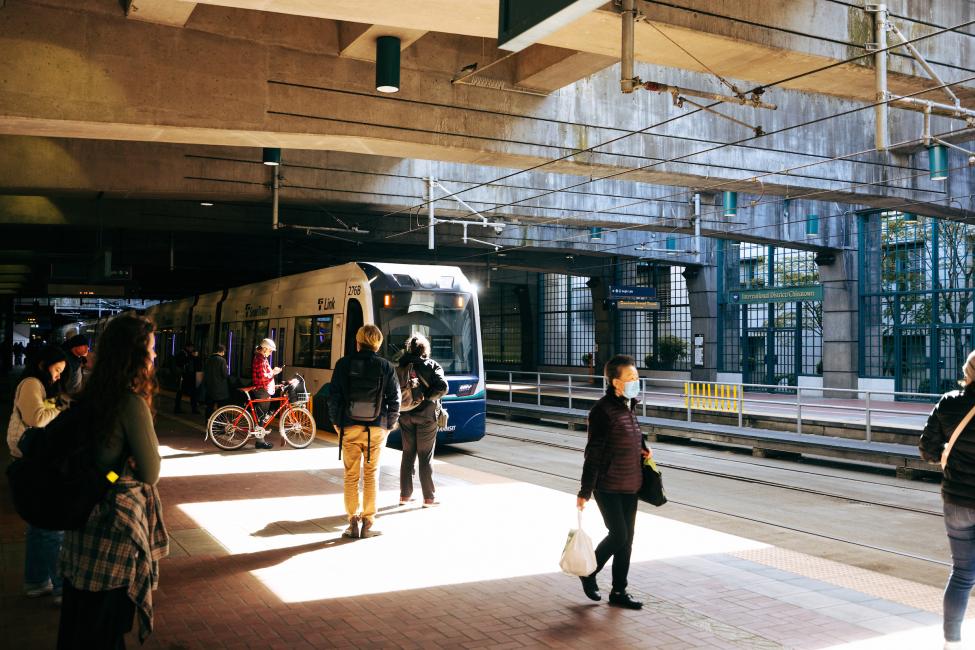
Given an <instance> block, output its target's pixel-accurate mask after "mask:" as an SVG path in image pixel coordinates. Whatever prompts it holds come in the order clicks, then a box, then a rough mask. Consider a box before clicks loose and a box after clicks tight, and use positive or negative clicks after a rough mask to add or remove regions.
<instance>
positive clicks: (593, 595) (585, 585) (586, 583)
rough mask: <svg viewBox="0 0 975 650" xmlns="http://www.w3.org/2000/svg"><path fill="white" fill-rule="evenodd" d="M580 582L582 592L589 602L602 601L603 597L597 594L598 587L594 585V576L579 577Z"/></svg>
mask: <svg viewBox="0 0 975 650" xmlns="http://www.w3.org/2000/svg"><path fill="white" fill-rule="evenodd" d="M579 580H581V581H582V590H583V591H584V592H585V593H586V598H588V599H589V600H602V599H603V596H602V594H600V593H599V585H598V584H596V578H595V576H579Z"/></svg>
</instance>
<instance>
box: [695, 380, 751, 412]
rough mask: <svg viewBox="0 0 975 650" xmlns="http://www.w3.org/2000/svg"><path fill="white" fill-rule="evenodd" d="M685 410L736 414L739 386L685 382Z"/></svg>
mask: <svg viewBox="0 0 975 650" xmlns="http://www.w3.org/2000/svg"><path fill="white" fill-rule="evenodd" d="M684 408H686V409H697V410H699V411H721V412H723V413H735V412H737V411H738V385H737V384H698V383H694V382H684Z"/></svg>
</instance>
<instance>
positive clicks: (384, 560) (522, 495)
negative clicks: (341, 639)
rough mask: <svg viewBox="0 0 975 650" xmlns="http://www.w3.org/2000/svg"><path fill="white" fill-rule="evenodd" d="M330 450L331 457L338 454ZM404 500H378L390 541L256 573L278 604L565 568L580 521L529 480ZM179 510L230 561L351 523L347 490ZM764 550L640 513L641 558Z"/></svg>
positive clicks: (393, 496)
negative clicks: (432, 500)
mask: <svg viewBox="0 0 975 650" xmlns="http://www.w3.org/2000/svg"><path fill="white" fill-rule="evenodd" d="M327 451H329V452H330V454H331V456H332V458H333V459H334V449H333V450H327ZM334 487H335V488H338V487H339V486H334ZM398 496H399V495H398V491H396V490H392V491H390V490H387V491H383V492H380V494H379V498H378V507H379V510H380V516H379V517H378V518H377V520H376V528H377V529H379V530H381V531H382V532H383V535H382V536H380V537H376V538H372V539H361V540H355V541H351V542H348V543H338V544H333V545H329V546H328V547H325V548H320V549H316V550H312V551H303V552H299V553H298V554H297V555H295V556H293V557H290V558H288V559H287V560H285V561H283V562H281V563H279V564H275V565H272V566H267V567H265V568H261V569H257V570H255V571H253V573H254V575H255V576H257V577H258V578H259V579H260V580H261V581H262V582H263V583H264V584H265V585H266V586H267V587H268V588H269V589H271V590H272V591H273V592H274V593H275V594H277V596H278V597H279V598H281V600H282V601H285V602H301V601H310V600H321V599H328V598H343V597H349V596H357V595H361V594H370V593H384V592H390V591H401V590H409V589H422V588H427V587H435V586H440V585H451V584H463V583H469V582H477V581H486V580H502V579H507V578H516V577H519V576H531V575H539V574H547V573H558V571H559V568H558V561H559V557H560V554H561V551H562V546H563V544H564V543H565V538H566V534H567V532H568V530H569V528H574V527H575V525H576V516H575V507H574V506H575V496H574V495H571V494H566V493H563V492H558V491H556V490H551V489H548V488H544V487H539V486H533V485H528V484H524V483H515V482H507V483H500V484H497V483H495V484H481V485H469V486H453V487H450V488H441V490H440V491H439V492H438V498H439V499H441V500H442V501H443V505H441V506H439V507H435V508H428V509H423V508H422V507H419V505H411V506H410V507H404V508H399V507H398V506H397V502H398ZM180 508H182V509H183V510H184V511H185V512H186V513H187V514H188V515H190V516H191V517H192V518H193V519H194V520H196V521H197V522H199V524H200V526H201V527H203V528H205V529H206V530H207V531H208V532H209V533H210V534H211V535H212V536H213V537H214V538H215V539H217V540H218V541H219V542H220V544H222V545H223V546H224V547H226V548H227V549H228V550H229V552H230V553H232V554H239V553H254V552H257V551H262V550H268V549H281V548H288V547H293V546H299V545H304V544H311V543H316V542H321V543H325V542H327V541H329V540H331V541H332V542H341V541H342V538H341V533H342V530H344V529H345V526H346V521H345V514H344V507H343V501H342V495H341V494H339V493H333V494H323V495H321V496H300V497H282V498H273V497H272V498H265V499H250V500H239V501H227V502H210V503H189V504H183V505H181V506H180ZM583 521H584V524H583V525H584V528H585V529H586V531H587V532H588V533H589V535H590V536H591V537H592V538H593V540H594V543H597V542H598V541H599V539H601V538H602V536H603V535H604V534H605V529H604V528H603V526H602V522H601V519H600V516H599V512H598V509H597V508H596V507H595V504H591V505H590V507H589V508H587V509H586V511H585V512H584V514H583ZM289 531H290V532H289ZM765 546H766V545H765V544H762V543H759V542H755V541H752V540H748V539H744V538H741V537H736V536H733V535H727V534H724V533H720V532H716V531H712V530H708V529H706V528H701V527H698V526H692V525H689V524H684V523H680V522H675V521H671V520H668V519H663V518H660V517H656V516H654V515H650V514H645V513H638V514H637V534H636V542H635V544H634V549H633V561H634V562H646V561H653V560H662V559H668V558H677V557H684V556H690V555H699V554H712V553H730V552H735V551H743V550H749V549H756V548H763V547H765ZM566 579H567V580H570V579H574V578H570V577H568V576H567V577H566Z"/></svg>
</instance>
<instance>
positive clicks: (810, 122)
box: [385, 21, 975, 239]
mask: <svg viewBox="0 0 975 650" xmlns="http://www.w3.org/2000/svg"><path fill="white" fill-rule="evenodd" d="M972 22H975V21H972ZM972 80H975V76H972V77H970V78H967V79H961V80H958V81H954V82H951V83H950V84H947V83H946V84H940V85H939V86H936V87H933V88H926V89H923V90H919V91H917V92H916V93H913V94H912V95H908V96H913V95H915V94H924V93H928V92H931V91H932V90H937V89H938V88H939V87H941V86H950V85H957V84H961V83H966V82H968V81H972ZM891 101H894V100H893V99H886V100H882V101H879V102H874V103H872V104H867V105H865V106H861V107H858V108H855V109H851V110H848V111H841V112H840V113H835V114H832V115H828V116H825V117H820V118H816V119H813V120H808V121H806V122H802V123H799V124H795V125H792V126H788V127H783V128H781V129H778V130H776V131H772V132H770V133H769V135H772V134H777V133H783V132H786V131H791V130H793V129H796V128H803V127H807V126H811V125H814V124H818V123H821V122H825V121H828V120H832V119H835V118H837V117H843V116H846V115H850V114H852V113H856V112H859V111H864V110H869V109H871V108H873V107H874V106H876V105H877V104H882V103H887V102H891ZM755 137H761V136H750V137H749V138H745V139H746V140H747V139H752V138H755ZM729 144H732V143H729ZM724 146H727V145H719V146H716V147H712V148H710V149H705V150H701V151H698V152H692V153H690V154H684V155H683V156H679V157H677V158H683V157H687V156H692V155H700V154H702V153H708V152H710V151H715V150H718V149H721V148H723V147H724ZM874 151H876V148H871V149H865V150H862V151H858V152H854V153H852V154H843V155H841V156H834V157H833V158H831V159H829V160H826V161H815V162H811V163H804V164H802V165H798V166H796V167H795V169H799V168H804V167H809V166H814V165H821V164H825V163H827V162H835V161H838V160H842V159H844V158H849V157H853V156H859V155H863V154H865V153H871V152H874ZM657 164H665V163H656V164H654V165H647V166H643V167H638V168H634V169H627V170H620V171H619V172H614V173H613V174H610V175H607V176H603V177H600V178H597V179H594V180H583V181H580V182H579V183H576V184H574V185H570V186H568V187H569V188H576V187H579V186H582V185H586V184H588V183H594V182H597V181H600V180H606V179H608V178H616V177H619V176H622V175H624V174H627V173H632V172H634V171H641V170H643V169H647V168H649V167H651V166H656V165H657ZM790 171H793V168H791V167H790V168H784V169H781V170H778V171H775V172H769V173H767V174H762V175H757V176H755V177H748V178H739V179H733V180H726V181H722V182H720V183H718V184H716V185H711V186H706V187H697V188H692V189H685V190H682V191H680V192H677V193H674V194H672V195H669V196H687V195H689V194H691V193H693V192H695V191H709V190H716V189H721V188H723V187H727V186H728V185H731V184H738V183H742V182H747V181H749V180H752V179H758V178H762V177H766V176H777V175H785V174H788V173H789V172H790ZM564 189H566V188H560V189H558V190H550V191H546V192H543V193H541V194H539V195H536V196H535V197H529V198H527V199H523V200H521V201H514V202H511V203H507V204H499V205H498V206H496V207H495V208H493V209H494V210H499V209H502V208H505V207H511V206H513V205H517V204H519V203H522V202H524V201H529V200H534V199H537V198H541V197H543V196H548V195H550V194H553V193H558V192H560V191H562V190H564ZM825 191H828V190H816V192H819V193H823V192H825ZM924 191H930V190H924ZM793 198H794V197H793ZM653 200H654V199H652V198H650V199H643V200H640V201H635V202H633V203H630V204H626V205H625V206H622V207H632V206H633V205H638V204H641V203H648V202H651V201H653ZM619 207H621V206H612V207H610V208H608V209H619ZM598 212H600V210H586V211H580V212H578V213H577V215H576V216H577V217H578V216H584V215H586V214H592V213H598ZM569 218H571V217H556V218H553V219H550V220H547V221H543V222H541V223H540V224H536V225H544V224H551V223H558V222H561V221H564V220H566V219H569ZM409 232H410V231H403V232H400V233H394V234H392V235H387V236H386V237H385V239H390V238H392V237H396V236H402V235H404V234H409Z"/></svg>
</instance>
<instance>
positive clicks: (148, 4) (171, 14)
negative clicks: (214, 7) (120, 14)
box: [125, 0, 196, 27]
mask: <svg viewBox="0 0 975 650" xmlns="http://www.w3.org/2000/svg"><path fill="white" fill-rule="evenodd" d="M194 9H196V2H184V1H183V0H125V15H126V17H128V18H131V19H132V20H141V21H144V22H147V23H156V24H158V25H167V26H169V27H183V26H184V25H186V21H187V20H189V19H190V14H192V13H193V10H194Z"/></svg>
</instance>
